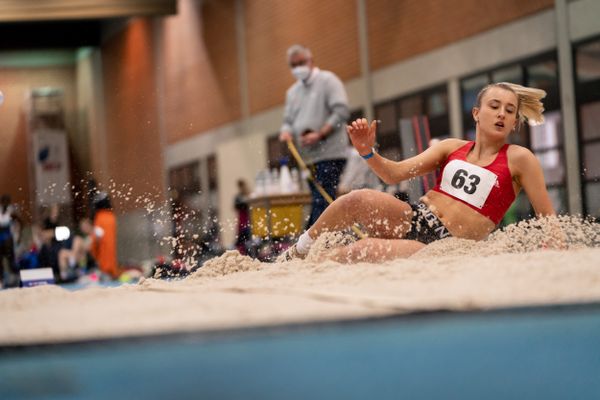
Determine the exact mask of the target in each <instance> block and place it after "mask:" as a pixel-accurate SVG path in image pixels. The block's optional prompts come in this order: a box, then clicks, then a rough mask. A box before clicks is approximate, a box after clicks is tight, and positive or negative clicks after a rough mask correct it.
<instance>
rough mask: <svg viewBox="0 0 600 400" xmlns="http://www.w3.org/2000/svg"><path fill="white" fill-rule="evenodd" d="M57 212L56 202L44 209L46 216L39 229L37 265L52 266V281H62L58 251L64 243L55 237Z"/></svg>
mask: <svg viewBox="0 0 600 400" xmlns="http://www.w3.org/2000/svg"><path fill="white" fill-rule="evenodd" d="M59 212H60V209H59V207H58V205H57V204H53V205H51V206H50V207H48V208H47V209H46V210H45V214H46V216H45V217H44V219H43V221H42V226H41V231H40V232H39V242H40V249H39V254H38V266H39V267H40V268H52V272H53V273H54V281H55V282H57V283H60V282H62V280H61V277H60V268H59V266H58V253H59V251H60V249H61V248H62V247H63V246H65V244H64V243H60V242H59V241H58V240H57V239H56V228H57V227H58V225H59ZM67 245H68V244H67Z"/></svg>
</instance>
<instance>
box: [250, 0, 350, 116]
mask: <svg viewBox="0 0 600 400" xmlns="http://www.w3.org/2000/svg"><path fill="white" fill-rule="evenodd" d="M245 25H246V48H247V54H248V80H249V82H248V86H249V88H248V90H249V97H250V111H251V112H252V113H256V112H260V111H263V110H265V109H268V108H270V107H274V106H277V105H281V104H283V102H284V100H285V91H286V90H287V88H288V87H289V86H290V85H291V84H292V83H293V78H292V76H291V75H290V71H289V68H288V66H287V65H286V55H285V52H286V50H287V48H288V47H289V46H291V45H293V44H296V43H300V44H303V45H305V46H308V47H310V49H311V50H312V52H313V56H314V59H315V64H316V65H317V66H319V67H320V68H322V69H328V70H331V71H333V72H335V73H336V74H337V75H338V76H339V77H340V78H341V79H342V80H347V79H351V78H354V77H356V76H358V75H359V74H360V64H359V54H358V28H357V15H356V2H355V1H347V0H327V1H322V0H303V1H269V0H252V1H246V2H245Z"/></svg>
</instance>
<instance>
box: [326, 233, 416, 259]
mask: <svg viewBox="0 0 600 400" xmlns="http://www.w3.org/2000/svg"><path fill="white" fill-rule="evenodd" d="M425 246H426V245H425V244H423V243H421V242H417V241H416V240H405V239H377V238H367V239H363V240H359V241H357V242H354V243H352V244H350V245H348V246H343V247H338V248H336V249H332V250H331V251H328V252H325V253H324V254H323V255H322V256H321V257H322V259H323V260H333V261H337V262H340V263H344V264H352V263H357V262H368V263H376V262H384V261H389V260H395V259H397V258H407V257H410V256H412V255H413V254H414V253H416V252H417V251H419V250H421V249H422V248H423V247H425Z"/></svg>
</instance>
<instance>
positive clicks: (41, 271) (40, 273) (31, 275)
mask: <svg viewBox="0 0 600 400" xmlns="http://www.w3.org/2000/svg"><path fill="white" fill-rule="evenodd" d="M19 274H20V275H21V286H23V287H32V286H40V285H49V284H52V283H54V274H53V273H52V268H33V269H22V270H21V271H19Z"/></svg>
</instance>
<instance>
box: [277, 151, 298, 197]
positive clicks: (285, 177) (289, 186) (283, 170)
mask: <svg viewBox="0 0 600 400" xmlns="http://www.w3.org/2000/svg"><path fill="white" fill-rule="evenodd" d="M279 191H280V192H281V193H283V194H286V193H292V192H294V187H293V181H292V174H291V173H290V168H289V167H288V165H287V159H285V158H283V159H281V167H280V168H279Z"/></svg>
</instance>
